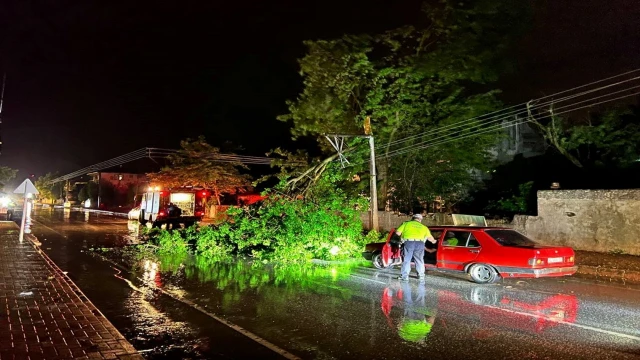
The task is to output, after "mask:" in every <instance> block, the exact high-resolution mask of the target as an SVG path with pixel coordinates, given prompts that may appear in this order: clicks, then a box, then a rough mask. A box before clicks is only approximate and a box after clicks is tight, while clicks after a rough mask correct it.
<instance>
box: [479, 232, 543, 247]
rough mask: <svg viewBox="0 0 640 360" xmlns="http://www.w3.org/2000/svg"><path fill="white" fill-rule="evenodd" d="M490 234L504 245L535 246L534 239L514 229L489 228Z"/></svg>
mask: <svg viewBox="0 0 640 360" xmlns="http://www.w3.org/2000/svg"><path fill="white" fill-rule="evenodd" d="M485 232H486V233H487V234H489V236H491V237H492V238H494V239H495V240H496V241H497V242H498V243H499V244H500V245H502V246H535V245H537V244H536V243H535V242H534V241H533V240H531V239H529V238H528V237H526V236H524V235H522V234H520V233H519V232H517V231H514V230H487V231H485Z"/></svg>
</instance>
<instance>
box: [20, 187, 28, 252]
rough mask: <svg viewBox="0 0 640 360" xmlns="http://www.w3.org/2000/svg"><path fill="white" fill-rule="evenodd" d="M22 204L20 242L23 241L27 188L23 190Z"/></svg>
mask: <svg viewBox="0 0 640 360" xmlns="http://www.w3.org/2000/svg"><path fill="white" fill-rule="evenodd" d="M24 190H25V191H24V204H22V220H21V221H20V242H22V241H23V240H24V226H25V224H26V222H27V187H26V186H25V189H24Z"/></svg>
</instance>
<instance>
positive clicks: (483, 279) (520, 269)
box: [362, 226, 577, 283]
mask: <svg viewBox="0 0 640 360" xmlns="http://www.w3.org/2000/svg"><path fill="white" fill-rule="evenodd" d="M429 229H430V230H431V234H432V235H433V237H434V238H436V240H437V243H436V244H435V245H431V244H430V243H427V244H426V246H427V249H428V248H429V247H432V248H433V249H434V250H435V252H431V253H429V252H426V251H425V267H426V269H427V270H443V271H455V272H463V273H468V274H469V275H470V276H471V279H472V280H473V281H475V282H477V283H493V282H496V281H497V280H498V279H500V277H510V278H516V277H522V278H524V277H526V278H539V277H546V276H567V275H573V274H575V272H576V270H577V267H576V266H575V253H574V252H573V249H572V248H570V247H562V246H543V245H538V244H536V243H535V242H534V241H533V240H531V239H529V238H527V237H526V236H524V235H522V234H520V233H519V232H517V231H515V230H512V229H506V228H497V227H468V226H434V227H430V228H429ZM399 246H400V245H399V239H398V236H397V235H395V229H393V230H391V232H390V233H389V236H388V237H387V242H386V243H370V244H367V245H366V247H365V251H364V252H363V253H362V255H363V256H364V258H365V259H367V260H371V261H373V265H374V266H375V267H376V268H379V269H383V268H387V267H390V266H393V265H398V264H400V263H401V259H400V251H399Z"/></svg>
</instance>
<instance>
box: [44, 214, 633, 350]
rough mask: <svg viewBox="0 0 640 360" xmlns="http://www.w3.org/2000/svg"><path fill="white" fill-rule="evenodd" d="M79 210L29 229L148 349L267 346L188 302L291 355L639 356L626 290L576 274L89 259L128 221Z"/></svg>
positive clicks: (121, 253)
mask: <svg viewBox="0 0 640 360" xmlns="http://www.w3.org/2000/svg"><path fill="white" fill-rule="evenodd" d="M86 216H87V215H86V214H85V213H81V212H70V213H68V214H67V213H64V212H62V211H55V212H49V213H39V214H37V215H36V216H35V220H36V221H35V225H34V233H35V234H36V235H37V236H39V237H40V238H41V241H42V242H43V246H42V247H43V248H48V249H49V250H46V251H47V252H48V253H50V256H51V257H52V258H53V259H54V261H56V262H57V263H58V265H59V266H61V267H62V268H63V269H65V270H66V269H68V271H69V273H70V275H72V276H75V278H74V280H76V281H77V283H78V285H79V286H80V287H81V288H82V289H83V291H85V293H86V294H87V296H89V298H90V299H91V300H92V301H93V302H94V303H95V304H96V306H98V307H99V308H100V309H101V310H102V311H103V312H104V313H105V315H106V316H107V317H108V318H109V319H110V320H111V321H112V322H113V323H114V325H116V327H118V328H119V329H121V331H123V334H125V336H127V337H128V338H131V341H132V343H133V344H134V346H136V347H137V348H140V349H143V350H149V351H148V352H147V353H146V356H147V357H149V358H171V357H177V358H181V357H191V358H208V357H218V356H226V357H233V358H243V356H249V354H250V355H251V357H256V356H259V357H260V358H262V357H265V356H270V357H277V355H276V354H275V353H274V352H272V351H271V350H269V349H267V348H266V347H264V346H261V345H260V344H258V343H256V342H254V341H253V340H250V339H248V338H247V337H245V336H244V335H241V334H239V333H237V332H235V331H232V330H230V329H229V324H226V325H225V324H222V323H220V322H219V321H217V320H216V319H215V318H211V317H207V316H206V315H204V313H203V312H199V311H196V310H195V309H194V308H193V306H197V307H199V308H202V309H206V312H208V313H211V314H215V315H216V316H220V317H222V318H224V319H225V321H228V322H229V323H230V324H233V325H237V326H241V327H243V328H244V329H247V330H248V331H250V332H251V333H253V334H255V335H256V336H257V337H260V338H262V339H265V340H266V341H268V342H270V343H272V344H275V345H276V346H278V347H281V348H283V349H285V350H287V351H288V352H290V353H293V354H295V355H297V356H300V357H302V358H318V359H325V358H326V359H330V358H396V357H399V356H402V357H414V358H423V357H429V358H434V359H462V358H466V359H485V358H487V359H488V358H491V359H494V358H496V357H498V358H504V359H545V358H549V359H594V358H611V359H613V358H615V359H618V358H619V359H627V358H628V359H637V358H640V330H639V326H638V324H640V305H639V304H638V301H637V300H638V299H639V298H640V289H638V288H630V287H611V286H607V285H603V284H599V283H593V282H585V281H582V280H579V279H569V280H567V279H537V280H531V281H509V280H507V281H505V282H504V283H503V284H499V285H476V284H473V283H470V282H468V281H466V280H464V279H460V278H454V277H450V276H442V275H439V274H435V275H434V274H431V275H430V276H428V277H427V281H426V283H425V284H419V283H418V282H417V281H416V280H414V281H410V282H408V283H403V282H399V281H397V280H394V277H395V276H397V272H396V271H393V270H392V271H377V270H375V269H373V268H371V267H368V266H359V265H358V264H349V265H337V264H315V265H309V266H296V265H289V266H283V265H279V266H276V265H265V264H261V263H252V262H244V261H237V262H231V263H229V262H215V261H210V260H206V259H203V258H198V257H192V256H168V255H152V254H137V253H132V252H129V251H127V250H112V251H104V252H100V251H98V252H97V253H98V254H99V257H97V256H94V255H90V254H88V253H87V252H86V250H87V249H89V248H102V247H110V248H112V247H122V246H125V245H127V244H131V243H135V242H137V241H138V240H137V233H136V231H138V230H137V224H135V223H130V222H127V221H126V220H122V219H115V218H111V217H100V216H95V215H94V214H91V215H90V216H89V218H88V220H87V218H86ZM43 238H44V240H43ZM81 251H82V252H81ZM101 258H106V259H108V260H110V261H113V262H115V263H117V264H119V265H121V266H122V268H124V269H128V271H122V272H120V270H114V267H113V265H112V264H111V263H109V262H107V261H102V260H99V259H101ZM114 274H116V275H117V276H118V277H116V276H114ZM159 289H161V290H162V291H164V292H166V293H168V294H170V295H171V296H172V297H168V296H162V295H161V293H160V292H159V291H158V290H159ZM176 299H178V300H176ZM190 304H192V305H193V306H191V305H190ZM114 319H115V320H114ZM122 329H124V330H122ZM260 351H262V353H260Z"/></svg>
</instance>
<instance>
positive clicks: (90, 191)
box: [78, 181, 108, 202]
mask: <svg viewBox="0 0 640 360" xmlns="http://www.w3.org/2000/svg"><path fill="white" fill-rule="evenodd" d="M103 185H104V184H103ZM105 194H108V191H106V192H105V193H104V194H102V195H103V196H102V198H103V199H104V198H105V196H104V195H105ZM107 198H108V196H107ZM87 199H91V201H94V202H95V201H96V200H97V199H98V184H97V183H96V182H95V181H88V182H87V183H86V184H85V185H84V186H83V187H82V189H80V192H79V193H78V200H80V201H85V200H87Z"/></svg>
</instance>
